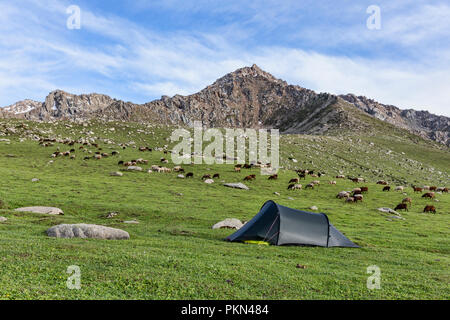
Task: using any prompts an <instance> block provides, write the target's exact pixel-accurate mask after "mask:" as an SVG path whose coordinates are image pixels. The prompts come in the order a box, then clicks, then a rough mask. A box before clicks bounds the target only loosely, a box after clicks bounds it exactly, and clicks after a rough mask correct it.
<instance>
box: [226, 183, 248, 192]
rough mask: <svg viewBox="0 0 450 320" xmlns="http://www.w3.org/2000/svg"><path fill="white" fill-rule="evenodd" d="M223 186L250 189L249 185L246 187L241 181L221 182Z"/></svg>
mask: <svg viewBox="0 0 450 320" xmlns="http://www.w3.org/2000/svg"><path fill="white" fill-rule="evenodd" d="M223 185H224V186H225V187H229V188H236V189H243V190H250V188H249V187H247V186H246V185H245V184H243V183H241V182H237V183H224V184H223Z"/></svg>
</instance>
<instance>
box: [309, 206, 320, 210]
mask: <svg viewBox="0 0 450 320" xmlns="http://www.w3.org/2000/svg"><path fill="white" fill-rule="evenodd" d="M309 210H319V208H317V206H312V207H309Z"/></svg>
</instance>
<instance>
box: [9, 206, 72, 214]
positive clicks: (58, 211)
mask: <svg viewBox="0 0 450 320" xmlns="http://www.w3.org/2000/svg"><path fill="white" fill-rule="evenodd" d="M14 211H19V212H33V213H41V214H51V215H63V214H64V212H63V211H62V210H61V209H59V208H54V207H24V208H17V209H16V210H14Z"/></svg>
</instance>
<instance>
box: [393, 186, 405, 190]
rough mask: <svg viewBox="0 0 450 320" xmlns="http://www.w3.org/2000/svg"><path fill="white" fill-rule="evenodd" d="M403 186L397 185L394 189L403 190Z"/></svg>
mask: <svg viewBox="0 0 450 320" xmlns="http://www.w3.org/2000/svg"><path fill="white" fill-rule="evenodd" d="M403 189H404V188H403V186H397V187H395V189H394V191H403Z"/></svg>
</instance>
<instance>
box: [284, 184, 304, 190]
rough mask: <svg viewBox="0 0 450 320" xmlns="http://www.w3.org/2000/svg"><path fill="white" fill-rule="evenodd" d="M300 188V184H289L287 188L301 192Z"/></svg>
mask: <svg viewBox="0 0 450 320" xmlns="http://www.w3.org/2000/svg"><path fill="white" fill-rule="evenodd" d="M302 187H303V186H302V185H301V184H290V185H289V186H288V187H287V188H288V190H301V189H302Z"/></svg>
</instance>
